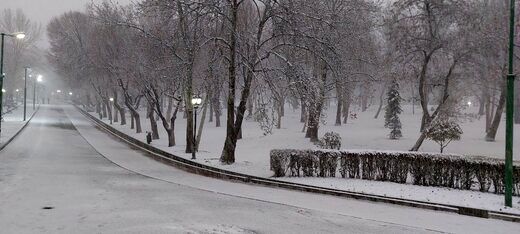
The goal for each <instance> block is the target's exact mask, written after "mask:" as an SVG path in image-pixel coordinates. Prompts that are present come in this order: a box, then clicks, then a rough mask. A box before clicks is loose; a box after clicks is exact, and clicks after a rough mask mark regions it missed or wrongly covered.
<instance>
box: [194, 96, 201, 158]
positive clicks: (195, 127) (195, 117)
mask: <svg viewBox="0 0 520 234" xmlns="http://www.w3.org/2000/svg"><path fill="white" fill-rule="evenodd" d="M201 103H202V99H201V98H200V97H199V96H195V97H193V98H192V99H191V104H192V105H193V108H194V110H193V114H194V115H195V116H194V124H193V147H192V150H191V159H197V157H196V156H195V154H196V151H197V142H196V141H197V109H198V108H199V106H200V104H201Z"/></svg>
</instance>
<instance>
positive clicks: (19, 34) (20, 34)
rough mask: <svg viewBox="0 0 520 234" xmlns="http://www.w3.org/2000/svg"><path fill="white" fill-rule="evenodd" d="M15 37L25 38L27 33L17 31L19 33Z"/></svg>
mask: <svg viewBox="0 0 520 234" xmlns="http://www.w3.org/2000/svg"><path fill="white" fill-rule="evenodd" d="M15 37H16V39H20V40H21V39H24V38H25V33H17V34H15Z"/></svg>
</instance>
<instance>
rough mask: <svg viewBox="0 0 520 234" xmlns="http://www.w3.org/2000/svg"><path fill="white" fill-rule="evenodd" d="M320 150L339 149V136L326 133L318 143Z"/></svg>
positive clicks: (333, 133)
mask: <svg viewBox="0 0 520 234" xmlns="http://www.w3.org/2000/svg"><path fill="white" fill-rule="evenodd" d="M318 147H320V148H322V149H337V150H339V149H341V136H340V135H339V134H338V133H335V132H327V133H325V135H324V136H323V137H322V138H321V139H320V141H319V142H318Z"/></svg>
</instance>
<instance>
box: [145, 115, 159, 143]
mask: <svg viewBox="0 0 520 234" xmlns="http://www.w3.org/2000/svg"><path fill="white" fill-rule="evenodd" d="M147 116H148V120H150V128H151V130H152V139H153V140H157V139H159V131H158V129H157V120H155V116H154V112H153V108H152V107H148V114H147Z"/></svg>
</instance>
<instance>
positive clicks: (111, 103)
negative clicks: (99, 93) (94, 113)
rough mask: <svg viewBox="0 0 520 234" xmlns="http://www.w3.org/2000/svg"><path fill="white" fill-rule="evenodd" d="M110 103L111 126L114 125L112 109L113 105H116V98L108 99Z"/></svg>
mask: <svg viewBox="0 0 520 234" xmlns="http://www.w3.org/2000/svg"><path fill="white" fill-rule="evenodd" d="M108 100H109V101H110V113H108V114H109V115H110V118H109V119H110V124H112V118H113V116H114V115H113V114H112V109H113V105H114V104H113V103H114V98H109V99H108Z"/></svg>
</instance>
